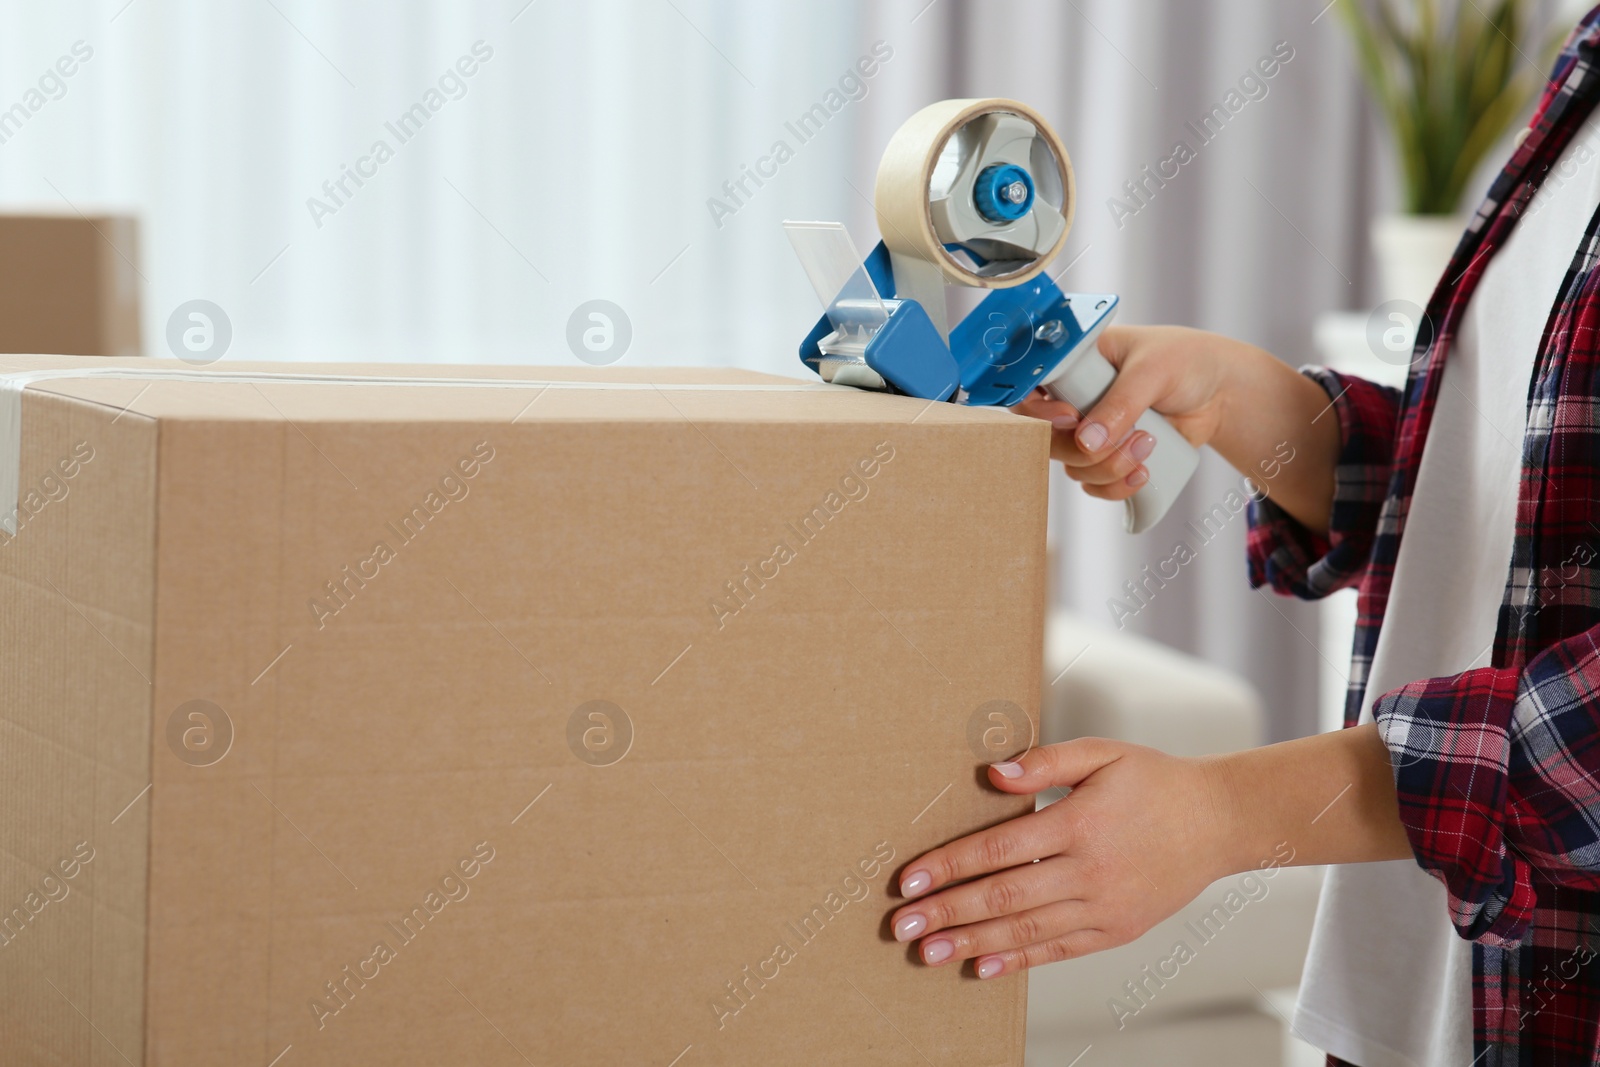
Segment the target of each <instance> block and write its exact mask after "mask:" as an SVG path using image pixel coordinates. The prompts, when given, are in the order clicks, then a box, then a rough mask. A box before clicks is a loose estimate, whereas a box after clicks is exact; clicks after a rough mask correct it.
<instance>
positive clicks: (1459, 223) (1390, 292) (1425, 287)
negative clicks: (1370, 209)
mask: <svg viewBox="0 0 1600 1067" xmlns="http://www.w3.org/2000/svg"><path fill="white" fill-rule="evenodd" d="M1466 225H1467V220H1466V218H1464V217H1462V216H1459V215H1379V216H1378V217H1377V218H1375V219H1373V220H1372V230H1371V237H1372V254H1373V255H1374V257H1376V259H1377V261H1378V285H1379V290H1380V291H1379V293H1378V302H1379V303H1383V302H1384V301H1387V300H1409V301H1411V303H1413V304H1415V305H1417V306H1418V307H1427V306H1428V298H1429V297H1430V296H1432V295H1433V289H1434V286H1436V285H1437V284H1438V283H1439V278H1440V276H1441V275H1442V274H1444V269H1445V267H1447V266H1449V264H1450V254H1451V253H1452V252H1454V251H1455V250H1456V244H1457V243H1458V242H1459V241H1460V240H1461V234H1462V231H1463V230H1465V229H1466Z"/></svg>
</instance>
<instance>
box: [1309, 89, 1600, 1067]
mask: <svg viewBox="0 0 1600 1067" xmlns="http://www.w3.org/2000/svg"><path fill="white" fill-rule="evenodd" d="M1597 160H1600V111H1597V112H1596V113H1595V114H1594V115H1591V116H1590V118H1589V120H1588V121H1587V122H1586V123H1585V124H1584V126H1583V128H1582V129H1581V130H1580V131H1579V132H1578V134H1577V136H1576V137H1574V138H1573V141H1572V143H1571V144H1570V145H1569V146H1568V147H1567V151H1566V153H1565V155H1564V156H1563V159H1562V163H1561V164H1560V165H1559V166H1558V167H1557V168H1555V169H1554V170H1553V171H1552V172H1551V174H1550V176H1549V177H1547V178H1546V180H1545V183H1544V185H1543V186H1542V187H1541V188H1540V190H1539V193H1538V194H1537V196H1535V198H1534V200H1533V203H1532V204H1531V205H1530V210H1529V214H1528V215H1527V216H1525V217H1524V218H1523V219H1521V220H1520V221H1519V222H1518V223H1517V226H1516V228H1515V229H1514V230H1513V231H1512V233H1511V237H1510V239H1509V240H1508V241H1507V242H1506V244H1505V247H1503V248H1502V249H1501V250H1500V251H1499V252H1498V253H1497V254H1496V255H1495V257H1494V259H1493V260H1491V261H1490V263H1489V266H1488V268H1487V269H1486V270H1485V271H1484V276H1483V278H1482V280H1481V281H1480V283H1479V285H1478V289H1477V292H1476V293H1475V294H1474V295H1473V297H1472V302H1471V303H1470V304H1469V305H1468V306H1467V309H1466V313H1465V316H1464V319H1463V322H1462V324H1461V329H1460V331H1459V333H1458V336H1457V340H1456V343H1455V347H1454V349H1453V351H1451V352H1450V354H1449V356H1448V358H1447V359H1446V361H1445V369H1444V378H1443V381H1442V382H1441V384H1440V388H1439V399H1438V406H1437V407H1436V409H1435V411H1434V416H1433V426H1432V428H1431V429H1430V430H1429V431H1428V440H1427V442H1426V443H1425V444H1424V446H1423V452H1422V464H1421V467H1420V469H1419V470H1418V472H1417V485H1416V493H1415V495H1414V497H1413V498H1412V502H1411V514H1410V517H1409V519H1408V520H1407V522H1406V530H1405V536H1404V537H1403V538H1402V540H1401V542H1400V555H1399V558H1398V560H1397V561H1396V564H1395V573H1394V584H1393V586H1392V588H1391V590H1390V594H1389V603H1388V608H1387V611H1386V613H1385V615H1384V620H1383V629H1382V631H1381V633H1380V634H1379V637H1378V647H1377V651H1376V653H1375V654H1374V656H1373V661H1372V673H1371V676H1370V678H1369V680H1368V682H1367V693H1366V700H1367V703H1366V707H1365V708H1363V709H1362V712H1361V718H1362V720H1363V721H1365V722H1370V721H1371V720H1372V702H1373V700H1375V699H1376V698H1378V697H1380V696H1382V695H1383V694H1384V693H1387V692H1389V691H1390V690H1392V689H1395V688H1398V687H1399V686H1402V685H1405V684H1406V683H1408V682H1413V681H1417V680H1420V679H1423V678H1437V677H1442V676H1447V675H1452V674H1457V673H1459V672H1461V671H1464V670H1467V669H1468V668H1470V667H1484V666H1488V664H1489V656H1490V651H1491V648H1490V646H1491V645H1492V643H1493V641H1494V635H1495V626H1496V623H1497V621H1498V615H1499V611H1500V602H1501V600H1502V598H1503V597H1504V594H1505V585H1506V578H1507V575H1508V572H1509V570H1510V566H1511V542H1512V538H1513V537H1514V536H1515V530H1516V514H1517V493H1518V488H1519V484H1518V483H1519V481H1520V476H1521V467H1522V462H1521V453H1522V438H1523V431H1524V429H1525V428H1526V423H1527V400H1528V386H1529V382H1530V379H1531V378H1532V374H1533V362H1534V357H1535V356H1536V354H1537V352H1538V348H1539V340H1540V337H1541V336H1542V334H1543V332H1544V326H1545V322H1546V321H1547V320H1548V318H1549V316H1550V310H1551V308H1552V307H1554V306H1555V303H1556V299H1557V297H1558V295H1559V291H1560V288H1561V283H1562V280H1563V278H1564V277H1565V275H1566V271H1567V268H1568V267H1569V266H1571V264H1572V260H1573V257H1574V255H1575V254H1576V252H1577V249H1578V244H1579V242H1580V241H1581V240H1582V238H1583V233H1584V230H1585V229H1586V228H1587V226H1588V224H1589V219H1590V217H1591V216H1592V215H1593V214H1594V211H1595V206H1596V204H1600V162H1597ZM1295 1030H1296V1032H1297V1033H1298V1034H1299V1035H1300V1036H1301V1037H1302V1038H1303V1039H1304V1040H1306V1041H1308V1042H1310V1043H1311V1044H1313V1045H1315V1046H1317V1047H1318V1048H1321V1049H1324V1050H1326V1051H1328V1052H1331V1053H1333V1054H1334V1055H1336V1056H1338V1057H1339V1058H1340V1059H1343V1060H1348V1061H1349V1062H1351V1063H1354V1064H1358V1065H1359V1067H1465V1065H1467V1064H1470V1063H1471V1062H1472V1055H1473V1054H1472V945H1471V943H1470V942H1468V941H1465V940H1463V939H1462V938H1461V937H1459V936H1458V935H1457V934H1456V932H1455V931H1454V929H1453V928H1452V927H1451V925H1450V921H1449V917H1448V911H1447V905H1446V901H1445V891H1444V886H1443V885H1442V884H1441V883H1440V882H1438V881H1437V880H1436V879H1434V878H1433V877H1432V876H1430V875H1428V874H1425V873H1424V872H1423V871H1422V869H1421V868H1419V867H1418V866H1417V865H1416V863H1414V862H1413V861H1411V860H1400V861H1394V862H1388V863H1363V864H1351V865H1346V866H1339V867H1330V868H1329V869H1328V874H1327V881H1326V882H1325V883H1324V886H1323V890H1322V899H1321V903H1320V904H1319V905H1318V908H1317V918H1316V924H1315V926H1314V928H1313V931H1312V935H1311V948H1310V951H1309V952H1308V954H1307V956H1306V966H1305V973H1304V975H1303V977H1302V979H1301V984H1300V1002H1299V1004H1298V1006H1297V1008H1296V1010H1295Z"/></svg>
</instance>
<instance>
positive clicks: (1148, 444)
mask: <svg viewBox="0 0 1600 1067" xmlns="http://www.w3.org/2000/svg"><path fill="white" fill-rule="evenodd" d="M1155 450H1156V439H1155V438H1154V437H1151V436H1149V435H1148V434H1140V435H1139V436H1138V437H1135V438H1134V439H1133V441H1132V442H1130V443H1129V445H1128V455H1130V456H1132V457H1133V458H1134V459H1135V460H1136V461H1138V462H1140V463H1143V462H1144V461H1145V460H1147V459H1149V458H1150V453H1152V452H1154V451H1155Z"/></svg>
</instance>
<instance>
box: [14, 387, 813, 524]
mask: <svg viewBox="0 0 1600 1067" xmlns="http://www.w3.org/2000/svg"><path fill="white" fill-rule="evenodd" d="M69 378H108V379H113V380H128V381H146V380H148V381H152V382H154V381H167V382H235V383H239V384H242V385H285V384H288V385H392V386H402V387H415V386H424V387H425V386H434V387H436V388H453V389H539V390H541V391H542V390H545V389H602V390H604V389H611V390H623V391H629V392H638V391H645V390H656V391H658V392H666V391H671V392H700V393H719V392H735V393H807V392H810V393H814V392H831V391H833V390H835V389H840V388H843V387H842V386H833V385H826V384H824V383H821V382H810V383H796V384H794V385H758V384H745V385H739V384H731V383H704V384H693V383H688V382H674V383H671V384H657V383H652V382H584V381H543V380H539V379H530V378H397V377H385V376H378V375H375V376H371V377H368V376H365V375H343V374H294V373H287V372H285V373H278V372H273V371H183V370H165V369H156V368H153V367H152V368H149V369H143V368H139V367H82V368H55V369H51V370H34V371H17V372H14V373H10V374H0V530H4V531H5V532H6V533H7V534H10V535H12V536H15V535H16V532H17V507H18V503H19V500H20V497H21V492H22V393H23V391H24V390H25V389H27V388H28V386H30V385H33V384H34V383H36V382H45V381H59V380H61V379H69ZM130 406H131V405H130Z"/></svg>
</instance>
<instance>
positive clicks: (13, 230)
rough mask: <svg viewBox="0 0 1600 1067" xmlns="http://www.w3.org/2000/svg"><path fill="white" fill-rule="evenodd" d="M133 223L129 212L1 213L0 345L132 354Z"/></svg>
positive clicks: (135, 343)
mask: <svg viewBox="0 0 1600 1067" xmlns="http://www.w3.org/2000/svg"><path fill="white" fill-rule="evenodd" d="M138 263H139V226H138V222H137V220H135V219H134V218H132V217H130V216H127V215H108V214H92V215H81V214H77V213H73V214H66V215H54V214H15V215H0V352H66V353H71V354H73V355H85V356H137V355H138V354H139V349H140V343H139V341H140V339H139V269H138Z"/></svg>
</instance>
